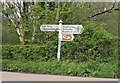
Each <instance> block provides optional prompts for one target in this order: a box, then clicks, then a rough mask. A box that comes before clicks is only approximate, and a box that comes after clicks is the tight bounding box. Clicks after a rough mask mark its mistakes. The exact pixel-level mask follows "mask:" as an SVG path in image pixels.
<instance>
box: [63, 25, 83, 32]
mask: <svg viewBox="0 0 120 83" xmlns="http://www.w3.org/2000/svg"><path fill="white" fill-rule="evenodd" d="M82 31H83V26H82V25H62V30H61V33H62V34H81V33H82Z"/></svg>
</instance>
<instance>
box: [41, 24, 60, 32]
mask: <svg viewBox="0 0 120 83" xmlns="http://www.w3.org/2000/svg"><path fill="white" fill-rule="evenodd" d="M40 29H41V31H59V30H60V28H59V25H41V27H40Z"/></svg>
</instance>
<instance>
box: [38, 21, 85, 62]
mask: <svg viewBox="0 0 120 83" xmlns="http://www.w3.org/2000/svg"><path fill="white" fill-rule="evenodd" d="M40 29H41V31H59V34H58V51H57V59H58V60H60V49H61V41H72V40H73V39H74V35H73V34H81V33H82V31H83V26H82V25H62V20H60V21H59V25H41V26H40Z"/></svg>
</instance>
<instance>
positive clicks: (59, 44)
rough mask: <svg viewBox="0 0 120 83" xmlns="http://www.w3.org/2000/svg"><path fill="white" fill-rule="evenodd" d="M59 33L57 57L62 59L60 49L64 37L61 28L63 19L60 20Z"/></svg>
mask: <svg viewBox="0 0 120 83" xmlns="http://www.w3.org/2000/svg"><path fill="white" fill-rule="evenodd" d="M59 28H60V30H59V34H58V52H57V59H58V60H60V49H61V39H62V34H61V29H62V20H60V21H59Z"/></svg>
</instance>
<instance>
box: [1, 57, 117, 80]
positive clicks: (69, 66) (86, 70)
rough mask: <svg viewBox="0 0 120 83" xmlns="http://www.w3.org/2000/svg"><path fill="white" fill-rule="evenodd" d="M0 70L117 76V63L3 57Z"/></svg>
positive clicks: (86, 75)
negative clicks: (29, 59)
mask: <svg viewBox="0 0 120 83" xmlns="http://www.w3.org/2000/svg"><path fill="white" fill-rule="evenodd" d="M2 70H3V71H11V72H26V73H39V74H54V75H70V76H83V77H104V78H117V64H116V63H115V62H109V63H100V62H97V61H87V62H82V63H73V62H70V61H47V62H45V61H27V60H22V61H20V60H11V59H10V60H9V59H7V60H5V59H4V60H3V61H2Z"/></svg>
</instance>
